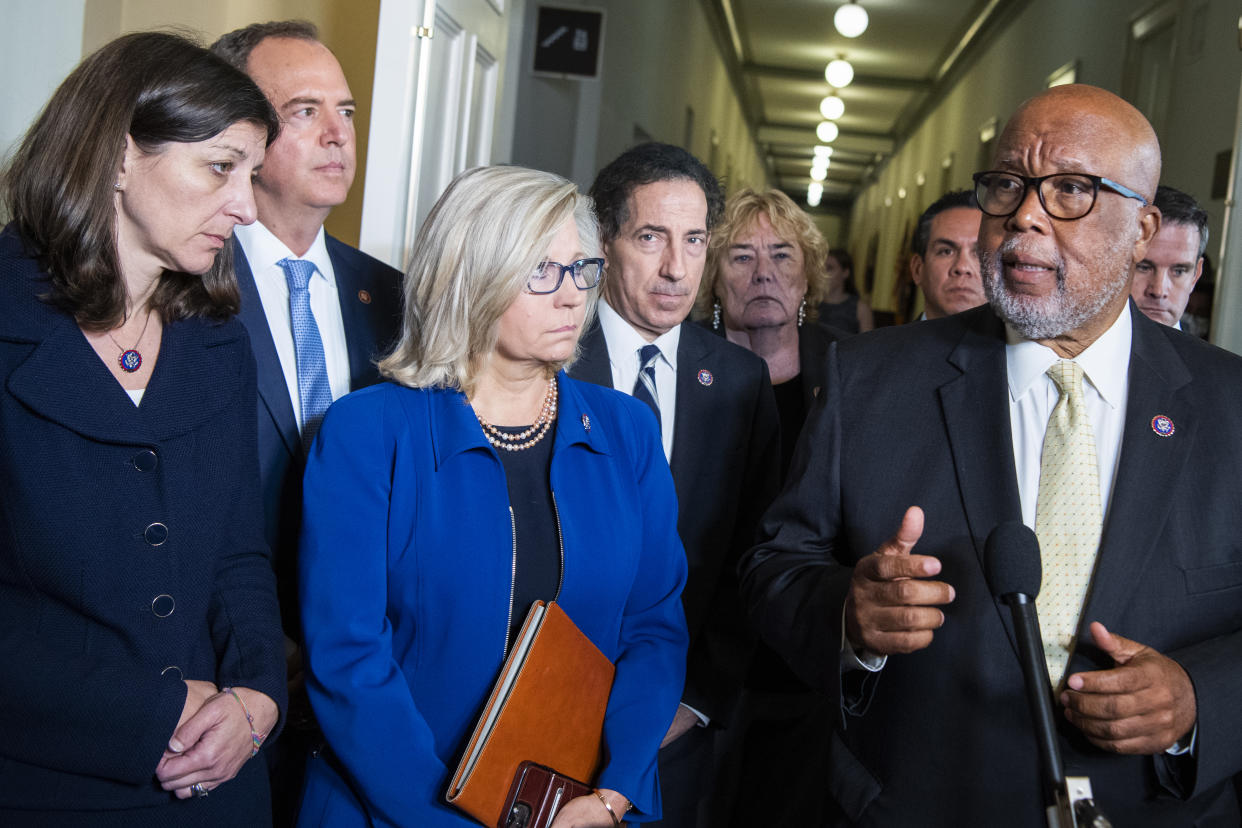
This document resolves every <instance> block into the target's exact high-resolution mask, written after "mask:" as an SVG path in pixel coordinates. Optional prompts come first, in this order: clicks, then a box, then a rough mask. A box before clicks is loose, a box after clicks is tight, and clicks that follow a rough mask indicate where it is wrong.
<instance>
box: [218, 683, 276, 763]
mask: <svg viewBox="0 0 1242 828" xmlns="http://www.w3.org/2000/svg"><path fill="white" fill-rule="evenodd" d="M220 692H221V693H228V694H229V695H230V696H232V697H233V698H235V699H237V703H238V704H240V705H241V708H242V712H243V713H245V714H246V723H247V724H249V725H250V758H251V759H253V758H254V757H256V756H258V755H259V748H261V747H263V740H264V739H266V738H267V734H266V733H259V732H257V731H256V730H255V729H254V717H253V716H251V715H250V708H249V707H246V703H245V702H244V701H242V697H241V696H239V695H237V691H236V690H234V689H233V688H232V687H223V688H221V689H220Z"/></svg>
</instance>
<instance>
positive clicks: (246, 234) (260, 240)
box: [233, 221, 336, 287]
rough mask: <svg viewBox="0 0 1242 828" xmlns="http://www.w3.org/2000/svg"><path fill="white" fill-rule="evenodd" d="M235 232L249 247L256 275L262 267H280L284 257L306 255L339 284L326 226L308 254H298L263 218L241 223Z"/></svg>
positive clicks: (331, 282) (333, 283)
mask: <svg viewBox="0 0 1242 828" xmlns="http://www.w3.org/2000/svg"><path fill="white" fill-rule="evenodd" d="M233 232H234V233H236V234H237V240H238V241H240V242H241V246H242V250H244V251H246V261H248V262H249V263H250V270H251V271H252V272H253V273H254V274H256V277H257V275H258V274H259V272H260V271H262V270H265V269H267V268H269V267H276V268H279V267H280V266H279V265H278V264H277V262H279V261H280V260H281V259H288V258H292V259H306V260H307V261H308V262H311V263H313V264H314V265H315V270H316V272H317V273H318V274H319V275H320V276H322V277H323V278H324V279H325V280H327V282H328V284H329V285H331V286H333V287H335V286H336V278H335V274H334V273H333V272H332V260H331V259H330V258H328V244H327V242H326V241H325V240H324V232H323V227H320V228H319V232H318V233H317V234H315V241H314V242H312V243H311V246H310V249H309V250H307V251H306V255H305V256H298V255H296V254H294V252H293V251H292V250H290V249H289V247H288V246H287V245H286V244H285V243H284V242H282V241H281V240H280V239H278V238H276V236H275V235H274V234H273V233H272V231H271V230H268V229H267V227H265V226H264V225H263V222H261V221H256V222H254V223H253V224H245V225H242V224H239V225H238V226H237V227H235V228H234V229H233ZM311 278H314V277H313V276H312V277H311Z"/></svg>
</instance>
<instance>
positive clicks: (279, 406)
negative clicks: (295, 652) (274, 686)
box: [233, 236, 401, 641]
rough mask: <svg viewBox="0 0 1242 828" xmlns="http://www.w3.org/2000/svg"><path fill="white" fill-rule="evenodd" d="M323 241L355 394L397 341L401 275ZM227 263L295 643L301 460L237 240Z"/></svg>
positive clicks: (266, 505) (267, 509)
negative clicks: (253, 386) (255, 379)
mask: <svg viewBox="0 0 1242 828" xmlns="http://www.w3.org/2000/svg"><path fill="white" fill-rule="evenodd" d="M326 242H327V247H328V256H329V257H330V258H331V259H332V269H333V271H334V273H335V275H336V287H337V296H338V298H339V301H340V303H341V317H342V319H343V320H344V322H345V342H346V346H347V348H348V350H349V377H350V380H349V384H350V390H351V391H356V390H357V389H359V388H365V387H366V386H368V385H374V384H375V383H376V382H378V381H379V373H378V372H377V371H376V369H375V360H376V359H377V358H379V357H380V356H382V355H383V354H384V352H385V351H386V350H387V349H388V348H389V346H391V345H392V344H393V343H394V342H395V341H396V339H397V334H398V330H399V328H400V324H401V273H400V272H399V271H397V270H395V269H394V268H391V267H389V266H388V265H386V264H384V263H383V262H381V261H380V260H379V259H375V258H372V257H371V256H368V255H367V254H366V253H363V252H362V251H361V250H357V249H356V248H353V247H350V246H349V245H347V244H345V243H344V242H341V241H338V240H337V239H334V238H333V237H332V236H327V237H326ZM233 261H234V267H235V269H236V271H237V282H238V284H239V285H240V287H241V293H242V307H241V313H240V314H239V315H238V316H239V318H240V319H241V321H242V322H243V323H244V324H245V326H246V330H247V331H249V332H250V342H251V346H252V347H253V348H254V356H255V363H256V365H257V366H258V372H259V410H258V428H259V483H260V486H261V489H262V497H263V515H264V526H265V528H266V534H267V542H268V544H269V545H270V546H271V548H272V552H273V553H274V555H275V560H276V575H277V584H278V587H279V590H280V608H281V617H282V618H283V619H284V626H285V631H286V632H287V633H288V634H289V636H290V637H292V638H293V639H295V640H299V641H300V640H301V638H302V635H301V620H300V619H299V617H298V601H297V545H298V529H299V527H300V525H301V523H302V471H303V469H304V468H305V465H306V458H305V456H304V453H303V451H302V443H301V437H300V436H299V434H298V425H297V419H296V418H295V416H294V413H293V403H292V402H291V401H290V399H289V386H288V385H286V384H285V375H284V372H283V370H282V369H281V366H280V357H278V356H277V354H276V346H275V344H274V343H273V342H272V333H271V331H270V330H269V329H268V326H267V315H266V314H265V313H264V312H263V302H262V300H261V299H260V298H259V291H258V288H257V287H256V286H255V282H254V273H253V271H251V269H250V263H249V262H248V261H247V260H246V254H245V252H244V251H243V250H242V246H241V242H238V241H234V245H233Z"/></svg>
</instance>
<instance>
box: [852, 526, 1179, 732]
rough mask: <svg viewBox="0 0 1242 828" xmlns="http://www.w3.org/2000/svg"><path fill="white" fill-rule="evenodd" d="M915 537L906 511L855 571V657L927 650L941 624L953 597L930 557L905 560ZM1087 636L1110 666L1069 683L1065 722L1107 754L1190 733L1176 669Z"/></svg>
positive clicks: (1117, 640) (1134, 649)
mask: <svg viewBox="0 0 1242 828" xmlns="http://www.w3.org/2000/svg"><path fill="white" fill-rule="evenodd" d="M922 534H923V510H922V509H920V508H919V507H917V506H911V507H910V508H909V509H907V510H906V513H905V515H904V516H903V518H902V521H901V527H900V528H899V529H898V530H897V533H896V534H895V535H894V536H893V537H892V538H890V539H889V540H888V541H887V542H886V543H884V544H883V545H881V546H880V548H879V549H877V550H875V551H874V552H872V553H871V554H870V555H867V556H866V557H865V558H863V559H862V560H860V561H859V562H858V563H857V564H856V565H855V566H854V574H853V578H852V580H851V583H850V591H849V594H848V596H847V597H846V599H845V634H846V637H847V638H848V639H849V642H850V644H851V645H852V646H853V647H854V649H855V650H866V651H868V652H870V653H874V654H876V655H893V654H900V653H911V652H914V651H916V650H921V649H923V648H924V647H926V646H928V645H929V644H931V642H932V638H933V637H934V635H935V631H936V630H938V629H939V628H940V627H941V626H943V625H944V622H945V615H944V612H943V611H942V610H941V609H940V607H942V606H944V605H946V604H949V603H952V601H953V600H954V598H955V597H956V593H955V592H954V589H953V587H952V586H951V585H950V584H947V583H945V582H943V581H937V580H932V579H933V578H934V576H936V575H938V574H940V561H939V560H938V559H937V558H934V557H930V556H927V555H916V554H912V552H911V550H912V549H913V548H914V546H915V544H916V543H917V542H918V540H919V538H920V537H922ZM1091 636H1092V638H1093V639H1094V640H1095V644H1096V646H1097V647H1099V648H1100V649H1101V650H1103V651H1104V652H1105V653H1107V654H1108V655H1110V656H1111V657H1112V659H1113V667H1112V668H1111V669H1108V670H1094V671H1090V672H1084V673H1074V674H1072V675H1071V676H1069V678H1068V679H1067V680H1066V688H1065V690H1064V691H1063V692H1062V693H1061V696H1060V699H1059V701H1060V703H1061V705H1062V707H1063V708H1064V714H1065V717H1066V718H1067V719H1068V720H1069V721H1070V722H1072V723H1073V724H1074V725H1075V726H1076V727H1078V728H1079V729H1080V730H1081V731H1082V732H1083V733H1084V734H1085V735H1086V736H1087V738H1088V739H1089V740H1090V741H1091V742H1092V743H1093V744H1095V745H1097V746H1099V747H1101V748H1103V749H1104V750H1108V751H1111V752H1114V753H1131V754H1154V753H1160V752H1161V751H1164V750H1167V749H1168V748H1169V747H1171V746H1172V745H1174V744H1175V743H1176V742H1177V741H1178V740H1179V739H1182V738H1184V737H1185V736H1186V735H1187V734H1189V733H1190V731H1191V729H1192V728H1193V727H1194V724H1195V719H1196V716H1197V708H1196V704H1195V694H1194V686H1193V685H1192V684H1191V681H1190V677H1189V676H1188V675H1187V674H1186V671H1185V670H1184V669H1182V667H1181V665H1180V664H1178V663H1177V662H1176V661H1174V660H1173V659H1171V658H1168V657H1167V656H1164V655H1162V654H1160V653H1158V652H1156V651H1155V650H1153V649H1152V648H1150V647H1147V646H1145V645H1143V644H1140V643H1138V642H1137V641H1131V640H1130V639H1128V638H1123V637H1121V636H1120V635H1116V634H1115V633H1112V632H1110V631H1109V630H1107V629H1106V628H1105V627H1104V625H1103V624H1101V623H1099V622H1098V621H1097V622H1094V623H1092V624H1091Z"/></svg>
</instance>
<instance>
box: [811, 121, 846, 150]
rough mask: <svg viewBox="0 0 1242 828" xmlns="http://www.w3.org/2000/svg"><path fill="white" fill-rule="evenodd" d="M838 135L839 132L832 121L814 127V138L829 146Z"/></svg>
mask: <svg viewBox="0 0 1242 828" xmlns="http://www.w3.org/2000/svg"><path fill="white" fill-rule="evenodd" d="M840 134H841V130H840V129H839V128H838V127H837V125H836V124H834V123H833V122H832V121H824V122H823V123H821V124H820V125H819V126H817V127H815V136H816V137H817V138H819V140H821V141H823V142H824V143H825V144H831V143H832V142H833V141H835V140H837V136H838V135H840Z"/></svg>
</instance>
